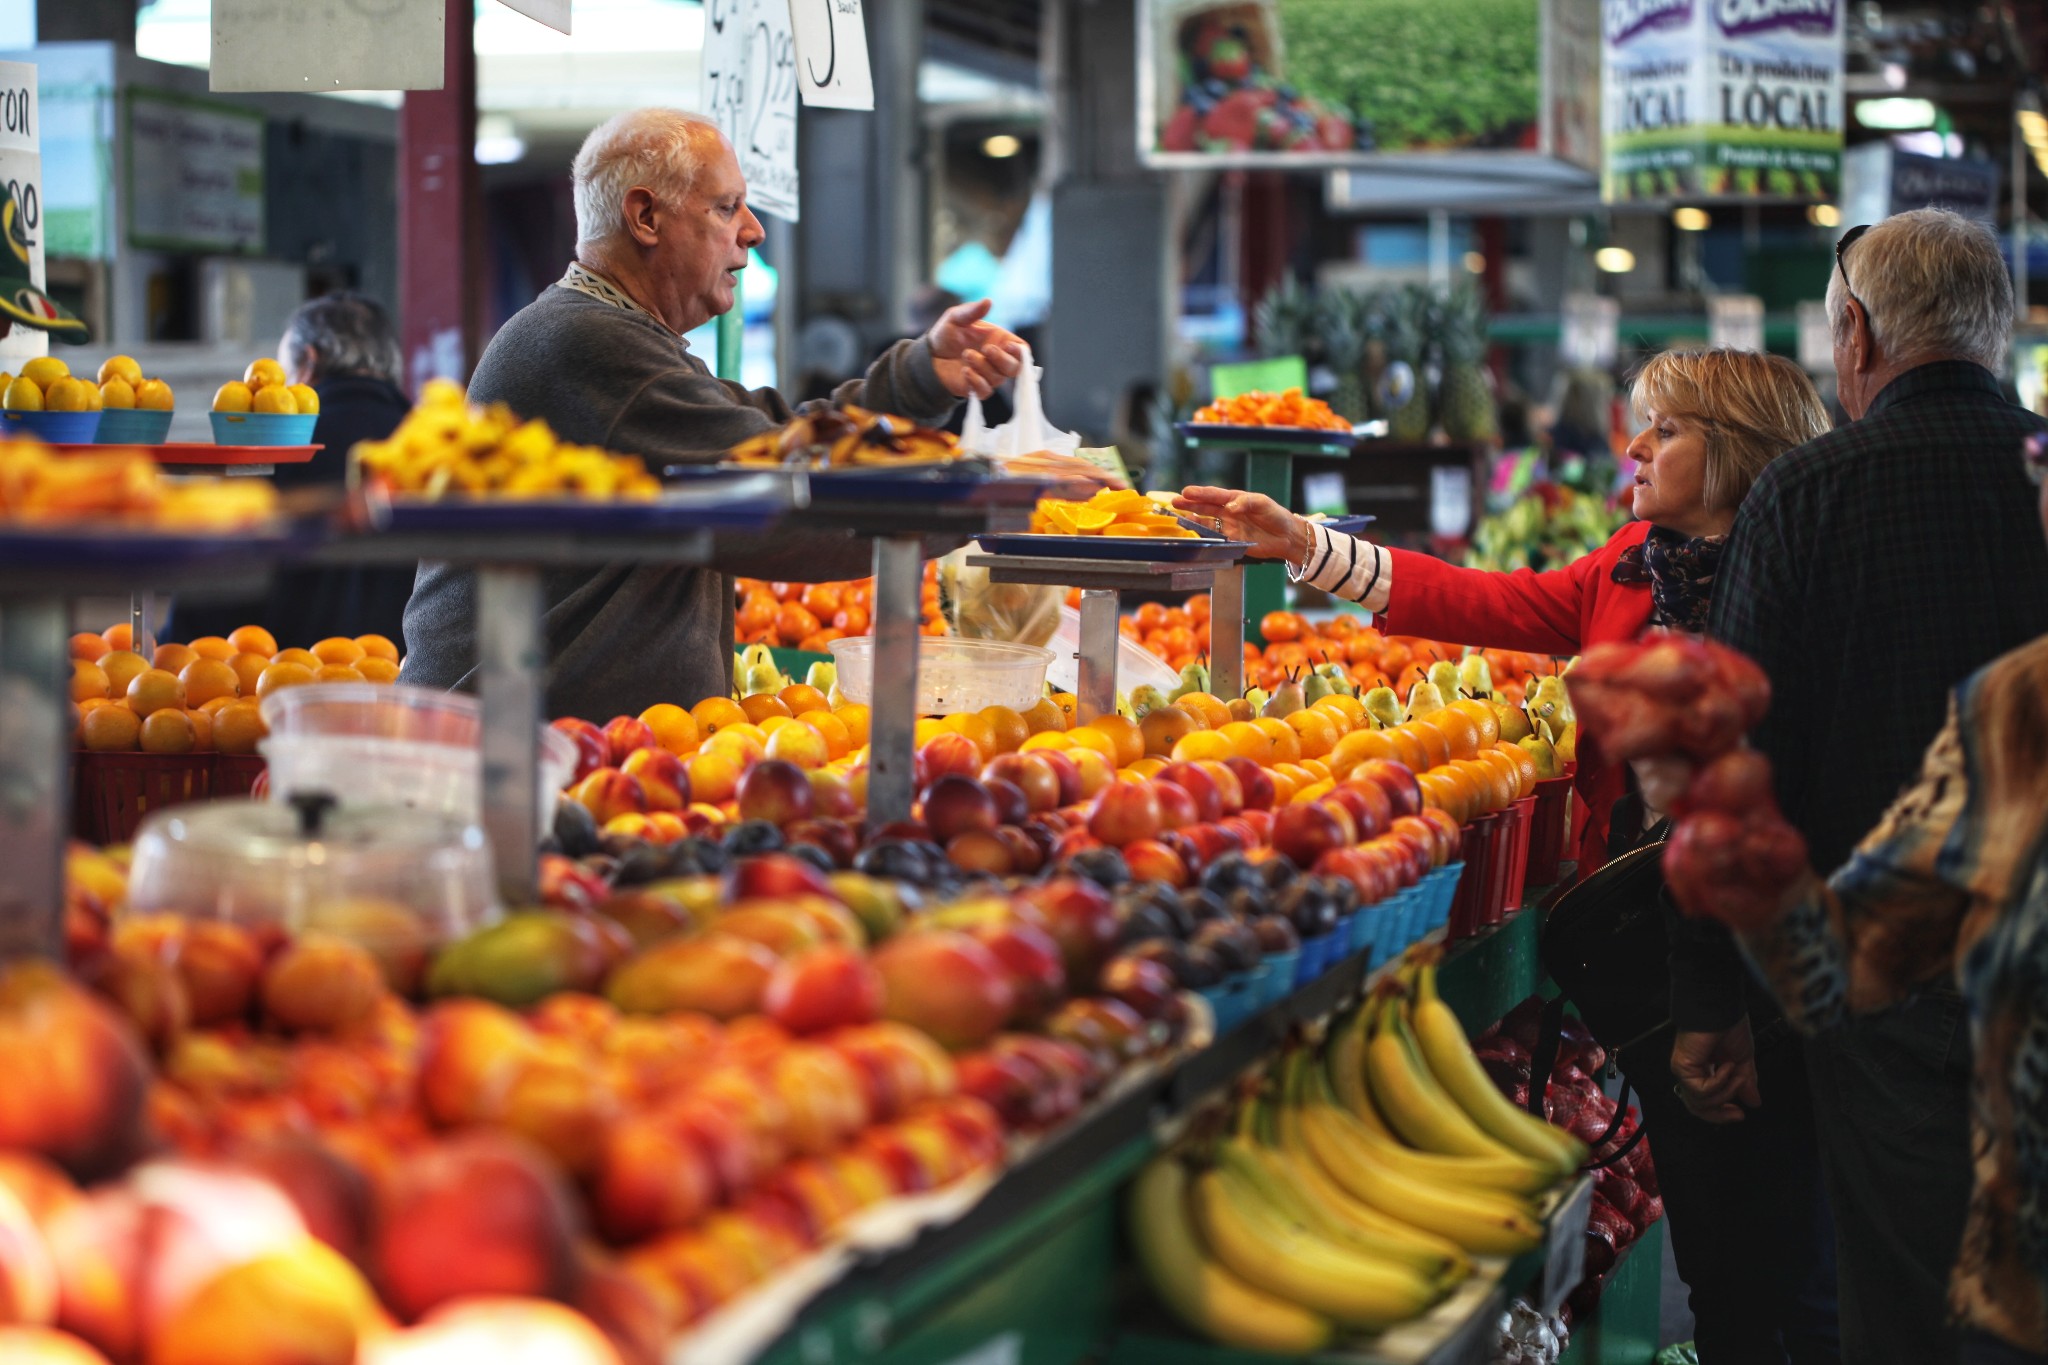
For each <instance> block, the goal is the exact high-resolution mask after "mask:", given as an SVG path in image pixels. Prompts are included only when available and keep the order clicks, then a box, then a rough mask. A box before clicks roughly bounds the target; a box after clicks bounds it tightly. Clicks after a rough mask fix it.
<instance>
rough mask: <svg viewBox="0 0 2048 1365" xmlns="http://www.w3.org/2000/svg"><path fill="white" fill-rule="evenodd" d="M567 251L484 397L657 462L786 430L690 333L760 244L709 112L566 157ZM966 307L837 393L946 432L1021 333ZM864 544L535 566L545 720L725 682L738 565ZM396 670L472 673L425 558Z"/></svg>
mask: <svg viewBox="0 0 2048 1365" xmlns="http://www.w3.org/2000/svg"><path fill="white" fill-rule="evenodd" d="M571 175H572V177H573V180H574V186H575V199H576V239H577V240H576V259H575V260H574V261H573V262H571V263H570V265H569V269H568V273H567V274H565V275H563V276H562V278H561V279H560V280H558V281H556V282H555V283H554V284H553V285H551V286H549V287H548V288H547V289H545V290H543V291H542V293H541V295H540V297H539V298H538V299H536V300H534V301H533V302H532V303H530V304H528V305H527V306H526V307H525V308H522V309H521V310H520V311H519V312H518V314H516V315H515V316H514V317H513V318H512V319H511V320H510V321H509V322H507V323H506V324H505V326H504V327H503V328H502V329H501V330H500V331H499V332H498V334H497V336H496V337H495V338H493V339H492V341H491V344H490V346H489V348H488V349H486V350H485V352H484V355H483V359H482V361H481V362H479V364H478V365H477V369H476V376H475V378H474V379H473V380H472V381H471V383H470V389H469V393H470V397H471V399H472V400H474V401H477V402H484V403H489V402H503V403H505V404H507V405H509V406H510V407H511V408H512V410H513V411H514V412H516V413H518V414H519V415H520V416H521V417H529V418H531V417H538V418H541V419H543V420H544V421H546V422H547V423H548V425H549V426H551V427H553V428H554V429H555V431H556V433H557V434H558V435H560V436H561V437H562V438H563V439H564V440H567V441H574V442H578V443H583V444H589V445H597V446H603V447H606V448H608V449H611V450H618V451H622V452H625V453H627V454H634V455H641V456H644V457H646V458H647V460H648V462H649V463H650V464H651V465H654V466H656V467H659V466H660V465H663V464H668V463H673V462H677V461H682V460H699V461H711V460H716V459H717V458H718V457H719V455H720V453H721V452H723V451H725V450H727V449H728V448H730V447H731V446H733V445H734V444H736V443H738V442H740V441H742V440H745V439H746V438H747V437H750V436H754V435H757V434H759V433H760V432H763V431H767V430H769V429H771V428H773V427H775V426H778V425H780V424H781V423H783V422H785V421H787V420H788V419H789V416H790V406H789V404H788V403H787V402H785V401H784V400H783V398H782V396H781V395H780V394H778V393H776V392H775V391H774V390H772V389H755V390H748V389H745V388H742V387H740V386H739V385H738V384H736V383H733V382H732V381H731V380H727V379H718V378H714V377H713V376H712V374H711V372H710V370H709V368H707V367H706V365H705V364H704V362H703V361H702V360H700V359H698V358H697V357H696V356H695V355H693V354H692V353H691V352H690V349H689V347H688V346H687V345H685V344H684V342H683V335H684V334H685V333H686V332H689V331H691V330H692V329H693V328H696V327H698V326H701V325H702V324H703V323H705V322H707V321H709V320H710V319H711V318H713V317H715V316H717V315H718V314H720V313H723V312H725V311H726V310H728V309H729V308H731V307H732V306H733V296H734V293H735V287H736V283H737V279H738V272H739V271H740V270H743V269H745V268H746V264H747V251H748V248H750V247H752V246H754V245H756V244H758V243H759V242H760V241H761V239H762V236H763V234H762V231H761V224H760V221H759V220H758V219H756V218H755V217H754V215H753V213H752V212H751V211H750V210H749V209H748V208H747V185H746V179H745V177H744V176H743V175H742V174H741V172H740V166H739V161H738V159H737V158H736V157H735V156H734V154H733V149H732V146H731V144H730V143H728V142H727V141H726V140H725V138H724V137H723V136H722V135H721V134H720V133H719V132H718V130H717V128H716V127H714V126H713V125H712V124H711V123H710V122H708V121H706V120H704V119H700V118H696V117H693V116H691V115H688V114H682V113H677V112H675V111H673V110H668V109H639V110H634V111H632V112H630V113H626V114H621V115H619V116H618V117H616V118H614V119H612V120H611V121H610V122H608V123H606V124H605V125H604V126H602V127H600V128H599V129H597V130H596V131H595V132H593V133H592V134H591V135H590V137H589V138H588V140H586V141H585V142H584V144H583V149H582V150H581V151H580V152H578V153H577V154H576V161H575V165H574V167H573V168H572V171H571ZM987 312H988V303H987V301H986V300H983V301H981V302H979V303H973V304H963V305H961V306H959V307H956V308H953V309H951V310H950V311H948V312H947V313H946V314H945V315H944V316H943V317H941V318H940V319H939V321H938V323H937V324H936V325H935V326H933V328H932V329H931V331H930V332H928V333H927V334H926V335H924V336H922V337H919V338H917V339H916V340H913V341H902V342H898V343H897V344H896V345H895V346H893V347H891V348H890V349H889V350H888V351H886V352H885V353H883V355H882V356H881V357H880V358H879V359H877V360H876V361H875V363H874V364H873V365H872V366H870V367H869V369H868V372H867V375H866V377H865V378H862V379H859V380H853V381H849V382H848V383H846V384H844V385H842V386H840V388H839V389H838V390H837V392H836V393H835V394H834V395H833V399H834V401H835V402H837V403H840V404H849V403H851V404H858V405H859V406H861V407H865V408H870V409H875V410H878V411H882V412H890V413H898V414H901V415H903V416H906V417H910V418H913V419H915V420H919V421H925V422H931V423H934V424H936V423H940V422H943V421H944V420H945V419H946V417H947V416H948V415H949V414H950V413H951V412H952V410H953V408H954V405H955V404H957V403H958V402H960V401H961V400H962V399H965V398H966V397H967V396H968V395H970V394H973V395H977V396H982V397H986V396H987V395H988V394H989V393H990V392H991V391H993V389H994V388H995V386H996V385H998V384H1001V383H1002V382H1004V381H1005V380H1007V379H1009V378H1011V377H1012V376H1014V375H1016V374H1017V373H1018V371H1019V369H1020V368H1021V366H1022V360H1023V355H1024V350H1023V344H1022V343H1021V342H1019V341H1018V339H1017V338H1016V337H1015V336H1013V335H1011V334H1010V333H1009V332H1006V331H1004V330H1003V329H1001V328H999V327H996V326H993V325H991V324H989V323H987V322H985V321H983V320H982V319H983V318H984V317H985V316H986V314H987ZM868 554H869V550H868V544H867V542H865V541H859V540H855V539H853V538H851V537H847V536H832V535H827V534H814V535H789V534H787V533H781V534H778V535H776V536H775V537H774V538H773V540H772V541H770V540H768V539H767V538H763V539H761V540H760V541H759V542H758V543H756V544H753V545H747V544H741V545H738V546H735V547H734V548H732V549H731V550H730V552H728V551H726V550H725V549H724V548H723V547H722V548H721V560H720V564H719V565H718V566H717V567H715V568H701V569H700V568H676V567H668V566H634V565H624V564H615V565H606V566H604V567H602V568H595V569H571V570H562V571H554V572H550V573H548V574H547V575H545V577H544V580H543V588H542V590H543V594H544V597H545V604H546V616H545V618H544V623H543V632H544V636H545V639H546V642H547V650H548V658H549V663H550V671H549V677H548V689H547V709H548V713H549V714H550V715H554V716H561V715H579V716H584V717H591V718H595V719H597V720H599V721H602V720H604V719H605V718H606V717H608V716H613V715H621V714H624V715H635V714H638V713H639V712H641V711H643V710H645V709H646V708H647V707H649V706H651V705H653V704H654V703H656V702H662V701H667V702H676V703H679V704H681V705H684V706H688V705H691V704H693V703H695V702H697V701H699V700H701V699H703V698H704V697H707V696H713V695H724V694H726V693H728V692H730V691H731V689H732V679H731V677H730V676H729V675H730V672H731V660H732V651H733V584H732V579H731V577H730V575H732V574H746V575H748V576H753V577H762V578H785V579H801V580H806V581H819V580H831V579H840V578H853V577H859V576H861V575H863V574H865V573H866V572H868V567H869V559H868ZM405 645H406V649H405V671H404V681H406V682H411V683H420V684H424V685H427V686H432V687H458V686H463V685H466V684H467V683H469V682H470V681H471V678H472V675H473V674H474V672H475V670H476V667H477V647H476V580H475V575H474V574H473V573H470V572H466V571H464V570H461V569H457V568H455V567H452V566H450V565H447V564H440V563H431V562H430V563H423V564H421V565H420V569H419V576H418V579H417V581H416V582H415V584H414V586H413V593H412V600H411V602H410V603H409V604H408V605H407V607H406V612H405Z"/></svg>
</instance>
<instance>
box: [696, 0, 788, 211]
mask: <svg viewBox="0 0 2048 1365" xmlns="http://www.w3.org/2000/svg"><path fill="white" fill-rule="evenodd" d="M796 83H797V68H796V38H795V35H794V34H793V33H792V32H791V31H790V13H789V0H704V89H703V94H702V98H701V99H700V101H699V106H698V107H699V108H700V109H702V111H703V112H704V115H705V117H707V118H709V119H711V120H712V121H713V122H714V123H716V124H717V125H718V127H719V131H721V132H723V133H724V134H725V135H726V137H727V138H728V139H729V140H730V141H731V142H732V146H733V150H734V151H735V152H737V153H738V154H739V158H740V169H741V171H743V172H744V173H745V174H746V177H747V207H749V208H751V209H753V210H754V212H756V213H772V214H774V215H775V216H776V217H777V218H780V219H782V220H784V221H785V222H790V223H794V222H796V221H797V171H796Z"/></svg>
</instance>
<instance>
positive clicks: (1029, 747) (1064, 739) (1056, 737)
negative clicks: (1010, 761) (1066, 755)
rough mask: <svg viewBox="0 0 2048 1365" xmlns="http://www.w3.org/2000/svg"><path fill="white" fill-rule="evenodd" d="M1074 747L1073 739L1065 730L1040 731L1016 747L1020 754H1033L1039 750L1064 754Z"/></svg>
mask: <svg viewBox="0 0 2048 1365" xmlns="http://www.w3.org/2000/svg"><path fill="white" fill-rule="evenodd" d="M1073 747H1074V741H1073V738H1072V737H1071V736H1070V735H1068V733H1067V732H1066V731H1065V730H1040V731H1039V732H1038V733H1037V734H1035V735H1033V736H1032V737H1031V738H1029V739H1027V740H1025V741H1024V742H1023V743H1022V744H1020V745H1018V746H1017V752H1018V753H1020V754H1035V753H1037V752H1038V751H1039V750H1040V749H1058V750H1060V751H1062V752H1065V751H1066V750H1068V749H1071V748H1073Z"/></svg>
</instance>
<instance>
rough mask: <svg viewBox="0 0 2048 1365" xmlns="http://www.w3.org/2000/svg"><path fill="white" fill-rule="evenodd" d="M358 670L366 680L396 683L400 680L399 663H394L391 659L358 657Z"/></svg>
mask: <svg viewBox="0 0 2048 1365" xmlns="http://www.w3.org/2000/svg"><path fill="white" fill-rule="evenodd" d="M356 672H358V673H360V674H362V675H363V679H364V681H366V682H373V683H395V682H397V681H398V665H397V664H395V663H392V662H391V660H389V659H368V658H365V659H358V660H356Z"/></svg>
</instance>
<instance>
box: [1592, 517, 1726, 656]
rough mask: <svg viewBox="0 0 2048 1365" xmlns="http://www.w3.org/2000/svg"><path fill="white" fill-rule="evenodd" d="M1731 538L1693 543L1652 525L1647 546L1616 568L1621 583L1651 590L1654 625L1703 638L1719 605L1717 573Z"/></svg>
mask: <svg viewBox="0 0 2048 1365" xmlns="http://www.w3.org/2000/svg"><path fill="white" fill-rule="evenodd" d="M1727 546H1728V537H1727V536H1725V535H1723V536H1695V537H1693V538H1691V539H1687V538H1686V537H1685V536H1682V535H1680V534H1679V533H1678V532H1676V531H1673V530H1669V529H1667V528H1665V527H1662V526H1652V527H1651V528H1650V534H1649V535H1647V536H1645V537H1644V538H1643V540H1642V543H1640V544H1637V545H1631V546H1629V548H1628V549H1626V550H1623V551H1622V552H1621V558H1620V559H1618V560H1616V561H1615V563H1614V581H1615V582H1617V583H1648V584H1649V585H1650V624H1651V625H1653V626H1669V627H1670V628H1672V629H1673V630H1686V631H1692V632H1694V633H1698V632H1701V631H1704V630H1705V629H1706V628H1707V608H1708V607H1710V606H1711V605H1713V601H1714V574H1715V571H1716V570H1718V569H1719V568H1720V565H1721V551H1722V550H1724V549H1726V548H1727Z"/></svg>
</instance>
